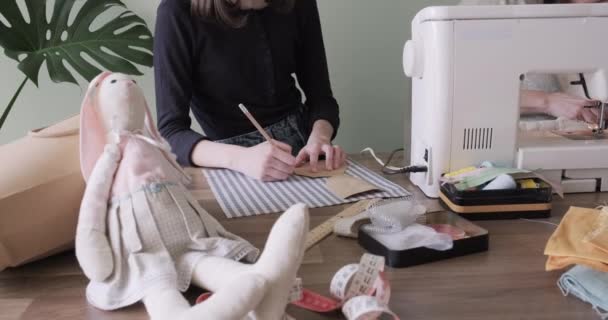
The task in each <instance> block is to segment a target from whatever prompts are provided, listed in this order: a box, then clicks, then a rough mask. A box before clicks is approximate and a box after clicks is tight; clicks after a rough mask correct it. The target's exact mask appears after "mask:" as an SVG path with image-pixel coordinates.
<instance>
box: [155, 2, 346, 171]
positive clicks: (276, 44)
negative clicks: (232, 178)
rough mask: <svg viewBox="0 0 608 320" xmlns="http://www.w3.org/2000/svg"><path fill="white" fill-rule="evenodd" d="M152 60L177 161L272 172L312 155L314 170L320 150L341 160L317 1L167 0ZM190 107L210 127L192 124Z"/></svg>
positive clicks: (329, 159) (161, 115)
mask: <svg viewBox="0 0 608 320" xmlns="http://www.w3.org/2000/svg"><path fill="white" fill-rule="evenodd" d="M154 66H155V80H156V96H157V97H156V99H157V100H156V103H157V112H158V127H159V130H160V132H161V134H162V135H163V136H164V137H165V138H166V139H167V140H168V141H169V143H170V144H171V146H172V148H173V150H174V152H175V153H176V154H177V156H178V161H179V162H180V163H181V164H183V165H189V166H204V167H218V168H228V169H233V170H237V171H240V172H242V173H244V174H247V175H249V176H251V177H254V178H257V179H261V180H264V181H274V180H282V179H286V178H287V177H288V176H289V175H290V174H292V172H293V170H294V168H295V166H296V165H299V164H301V163H303V162H304V161H307V160H308V161H310V163H311V167H312V168H313V170H314V171H316V170H317V163H318V159H319V157H320V156H324V157H325V158H326V161H325V163H326V169H328V170H331V169H334V168H337V167H339V166H341V165H342V164H343V163H344V162H345V154H344V152H343V151H342V149H341V148H340V147H338V146H333V145H332V144H331V140H332V139H333V137H335V135H336V132H337V129H338V125H339V117H338V104H337V102H336V100H335V99H334V97H333V95H332V92H331V87H330V82H329V75H328V71H327V59H326V56H325V48H324V45H323V39H322V34H321V24H320V19H319V13H318V9H317V3H316V0H299V1H295V0H191V1H190V0H163V1H162V3H161V4H160V6H159V8H158V16H157V22H156V32H155V41H154ZM294 74H295V76H296V77H297V81H298V83H299V85H300V86H301V88H302V89H303V91H304V94H305V96H306V102H305V103H302V95H301V93H300V91H299V89H298V88H297V86H296V79H294V76H293V75H294ZM239 103H243V104H244V105H246V106H247V108H248V109H249V111H250V112H251V113H252V114H253V116H254V117H255V118H256V119H257V120H258V121H259V122H260V123H261V124H262V126H265V127H266V130H267V131H268V132H269V134H270V135H271V136H273V138H274V139H275V141H273V142H272V143H269V142H265V141H264V138H263V137H262V136H261V134H259V133H258V132H256V131H255V128H254V126H253V125H252V124H251V123H250V122H249V121H248V119H247V118H246V117H245V116H244V115H243V114H242V113H241V111H240V110H239V108H238V104H239ZM190 111H192V113H193V114H194V117H195V118H196V119H197V121H198V122H199V123H200V125H201V127H202V128H203V131H204V132H205V135H201V134H198V133H197V132H195V131H193V130H192V129H191V127H190V125H191V120H190V116H189V113H190Z"/></svg>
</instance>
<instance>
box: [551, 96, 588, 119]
mask: <svg viewBox="0 0 608 320" xmlns="http://www.w3.org/2000/svg"><path fill="white" fill-rule="evenodd" d="M597 104H598V102H597V101H594V100H589V99H585V98H580V97H577V96H573V95H569V94H567V93H562V92H554V93H549V94H547V113H548V114H550V115H552V116H554V117H558V118H559V117H562V118H567V119H570V120H583V121H585V122H588V123H597V121H598V116H599V110H598V109H597V108H585V107H586V106H595V105H597Z"/></svg>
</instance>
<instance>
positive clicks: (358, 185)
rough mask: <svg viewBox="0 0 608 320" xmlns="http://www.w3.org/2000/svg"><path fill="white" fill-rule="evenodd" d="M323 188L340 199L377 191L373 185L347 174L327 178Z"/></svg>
mask: <svg viewBox="0 0 608 320" xmlns="http://www.w3.org/2000/svg"><path fill="white" fill-rule="evenodd" d="M325 186H326V187H327V189H328V190H329V191H331V192H333V194H335V195H337V196H338V197H340V198H342V199H346V198H348V197H352V196H354V195H358V194H362V193H365V192H370V191H379V189H378V187H376V186H375V185H373V184H371V183H369V182H367V181H365V180H361V179H359V178H355V177H353V176H349V175H347V174H342V175H339V176H334V177H331V178H328V179H327V183H326V184H325Z"/></svg>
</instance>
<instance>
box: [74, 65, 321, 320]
mask: <svg viewBox="0 0 608 320" xmlns="http://www.w3.org/2000/svg"><path fill="white" fill-rule="evenodd" d="M80 128H81V141H80V148H81V150H80V156H81V168H82V173H83V175H84V177H85V180H86V181H87V188H86V191H85V194H84V197H83V200H82V206H81V209H80V216H79V221H78V228H77V232H76V256H77V258H78V261H79V263H80V266H81V267H82V269H83V271H84V273H85V275H86V276H87V277H88V278H89V279H90V283H89V285H88V287H87V299H88V301H89V302H90V303H91V304H92V305H94V306H96V307H98V308H100V309H104V310H114V309H117V308H121V307H124V306H127V305H130V304H133V303H135V302H138V301H142V300H143V302H144V304H145V306H146V309H147V311H148V313H149V314H150V316H151V318H152V319H163V320H165V319H170V318H171V319H213V320H218V319H238V320H241V319H257V320H274V319H281V318H282V317H283V316H284V311H285V306H286V304H287V298H288V293H289V291H290V289H291V287H292V285H293V282H294V280H295V276H296V272H297V269H298V267H299V265H300V263H301V261H302V256H303V252H304V249H303V244H304V240H305V237H306V232H307V231H308V219H309V218H308V211H307V209H306V207H305V206H304V205H295V206H293V207H292V208H290V209H289V210H288V211H287V212H285V213H284V214H283V215H282V216H281V217H280V218H279V220H278V221H277V222H276V223H275V225H274V226H273V228H272V230H271V232H270V235H269V237H268V240H267V243H266V247H265V249H264V252H263V253H262V255H261V256H260V258H259V260H258V261H257V263H255V264H244V263H240V262H238V261H241V260H245V261H247V262H253V261H255V259H256V258H257V256H258V250H257V249H255V248H254V247H253V246H251V245H250V244H249V243H248V242H246V241H245V240H243V239H241V238H239V237H237V236H235V235H233V234H231V233H229V232H228V231H226V230H225V229H224V228H223V227H222V226H221V225H220V224H219V223H218V222H217V221H216V220H215V219H214V218H213V217H211V216H210V215H209V214H208V213H207V212H206V211H205V210H204V209H203V208H201V207H200V206H199V204H198V203H197V201H196V200H194V199H193V198H192V196H191V195H190V193H189V192H188V191H187V189H186V188H185V186H184V183H187V182H188V180H189V179H188V176H187V175H186V174H185V173H184V171H183V170H182V169H181V167H180V166H179V165H178V164H177V163H176V161H175V157H174V155H173V154H172V153H171V151H170V148H169V146H168V144H167V143H166V141H164V140H163V139H162V138H161V137H160V135H159V133H158V132H157V130H156V127H155V126H154V124H153V123H152V118H151V116H150V113H149V110H148V107H147V105H146V101H145V98H144V96H143V93H142V91H141V89H140V88H139V87H138V86H137V84H136V83H135V81H134V80H132V79H131V78H129V77H128V76H126V75H123V74H112V73H102V74H101V75H99V76H98V77H97V78H95V79H94V80H93V81H92V82H91V84H90V86H89V89H88V91H87V94H86V96H85V98H84V102H83V105H82V111H81V127H80ZM191 282H193V283H194V284H196V285H198V286H201V287H204V288H206V289H208V290H210V291H213V292H215V294H214V295H213V296H212V297H211V298H210V299H208V300H206V301H205V302H203V303H201V304H199V305H196V306H194V307H191V306H190V305H189V304H188V302H187V301H186V300H185V298H184V297H183V296H182V294H181V292H183V291H185V290H186V289H187V288H188V287H189V286H190V284H191Z"/></svg>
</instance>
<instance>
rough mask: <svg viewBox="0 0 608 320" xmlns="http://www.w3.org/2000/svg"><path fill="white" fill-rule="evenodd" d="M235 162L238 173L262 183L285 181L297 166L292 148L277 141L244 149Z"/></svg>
mask: <svg viewBox="0 0 608 320" xmlns="http://www.w3.org/2000/svg"><path fill="white" fill-rule="evenodd" d="M235 160H236V168H235V169H236V170H237V171H240V172H242V173H244V174H246V175H248V176H250V177H252V178H255V179H258V180H262V181H278V180H285V179H287V178H288V177H289V176H290V175H291V174H292V173H293V171H294V169H295V166H296V158H295V157H294V156H292V155H291V146H290V145H288V144H285V143H283V142H280V141H276V140H272V143H270V142H268V141H266V142H264V143H260V144H258V145H256V146H253V147H249V148H243V149H242V153H241V155H240V157H239V159H235Z"/></svg>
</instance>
